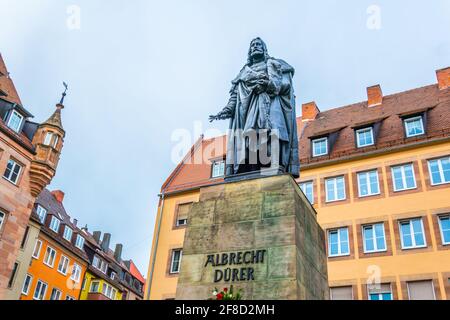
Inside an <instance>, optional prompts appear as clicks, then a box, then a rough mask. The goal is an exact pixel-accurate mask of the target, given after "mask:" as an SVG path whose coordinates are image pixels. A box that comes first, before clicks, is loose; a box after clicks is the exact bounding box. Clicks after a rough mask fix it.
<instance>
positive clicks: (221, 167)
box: [211, 160, 225, 178]
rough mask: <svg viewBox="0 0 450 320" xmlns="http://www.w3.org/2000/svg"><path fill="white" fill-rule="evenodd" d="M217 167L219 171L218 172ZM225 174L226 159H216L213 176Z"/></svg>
mask: <svg viewBox="0 0 450 320" xmlns="http://www.w3.org/2000/svg"><path fill="white" fill-rule="evenodd" d="M216 168H218V169H217V172H216ZM224 175H225V160H216V161H213V163H212V168H211V178H219V177H223V176H224Z"/></svg>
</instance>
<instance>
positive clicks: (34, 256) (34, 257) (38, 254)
mask: <svg viewBox="0 0 450 320" xmlns="http://www.w3.org/2000/svg"><path fill="white" fill-rule="evenodd" d="M38 243H39V250H38V252H37V253H36V255H35V252H36V247H37V245H38ZM41 249H42V241H41V240H39V239H37V240H36V243H35V244H34V249H33V255H32V257H33V259H39V256H40V255H41Z"/></svg>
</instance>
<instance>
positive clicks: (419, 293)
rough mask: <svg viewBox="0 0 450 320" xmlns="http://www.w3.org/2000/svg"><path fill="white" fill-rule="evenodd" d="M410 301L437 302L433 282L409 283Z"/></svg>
mask: <svg viewBox="0 0 450 320" xmlns="http://www.w3.org/2000/svg"><path fill="white" fill-rule="evenodd" d="M408 294H409V300H435V297H434V289H433V283H432V282H431V280H425V281H412V282H408Z"/></svg>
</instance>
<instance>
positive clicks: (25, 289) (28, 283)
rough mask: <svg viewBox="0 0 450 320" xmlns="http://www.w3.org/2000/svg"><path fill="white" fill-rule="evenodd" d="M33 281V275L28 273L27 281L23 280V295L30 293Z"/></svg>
mask: <svg viewBox="0 0 450 320" xmlns="http://www.w3.org/2000/svg"><path fill="white" fill-rule="evenodd" d="M32 283H33V277H32V276H31V275H29V274H27V275H26V276H25V281H24V282H23V286H22V294H23V295H26V296H27V295H28V293H29V292H30V287H31V284H32Z"/></svg>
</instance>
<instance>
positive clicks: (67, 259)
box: [58, 254, 70, 276]
mask: <svg viewBox="0 0 450 320" xmlns="http://www.w3.org/2000/svg"><path fill="white" fill-rule="evenodd" d="M63 260H64V261H63ZM61 262H63V264H62V265H61ZM61 266H62V267H65V268H64V269H62V270H61V269H60V267H61ZM69 266H70V259H69V258H68V257H66V256H65V255H63V254H62V255H61V257H60V258H59V263H58V272H59V273H61V274H63V275H65V276H66V275H67V270H68V269H69Z"/></svg>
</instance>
